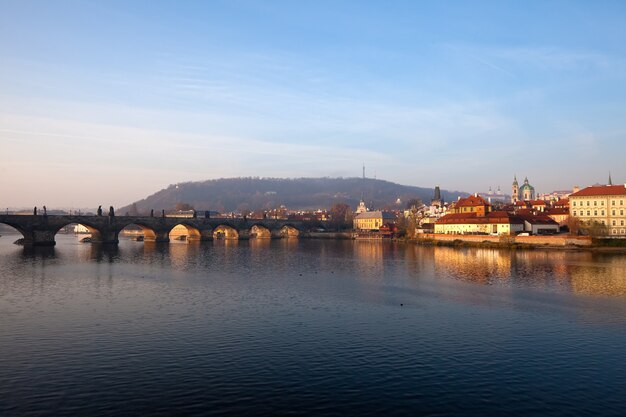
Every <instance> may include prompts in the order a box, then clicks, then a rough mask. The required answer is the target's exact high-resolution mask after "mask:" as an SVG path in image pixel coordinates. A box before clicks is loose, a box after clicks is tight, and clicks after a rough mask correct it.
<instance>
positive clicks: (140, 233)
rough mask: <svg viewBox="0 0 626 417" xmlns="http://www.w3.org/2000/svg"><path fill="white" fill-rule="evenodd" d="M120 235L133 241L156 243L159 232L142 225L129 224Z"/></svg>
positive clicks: (122, 229)
mask: <svg viewBox="0 0 626 417" xmlns="http://www.w3.org/2000/svg"><path fill="white" fill-rule="evenodd" d="M118 235H120V236H125V237H128V238H130V239H132V240H143V241H150V242H153V241H156V240H158V234H157V231H156V230H154V229H153V228H151V227H150V226H146V225H145V224H141V223H128V224H126V225H124V227H122V228H121V229H120V231H119V232H118Z"/></svg>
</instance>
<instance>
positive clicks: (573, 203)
mask: <svg viewBox="0 0 626 417" xmlns="http://www.w3.org/2000/svg"><path fill="white" fill-rule="evenodd" d="M583 203H587V207H589V206H590V205H591V202H590V201H589V200H587V201H581V202H580V204H579V206H580V207H583V206H584V204H583ZM616 203H617V200H611V205H612V206H616V205H617V204H616ZM593 205H594V206H597V205H598V200H594V201H593ZM600 205H601V206H603V205H604V200H600ZM619 205H620V206H623V205H624V200H619ZM572 207H576V201H572Z"/></svg>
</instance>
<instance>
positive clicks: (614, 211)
mask: <svg viewBox="0 0 626 417" xmlns="http://www.w3.org/2000/svg"><path fill="white" fill-rule="evenodd" d="M578 213H580V215H581V216H584V215H585V211H584V210H581V211H579V212H578ZM572 214H573V215H574V216H576V210H574V211H572ZM593 215H594V216H597V215H598V210H594V211H593ZM619 215H620V216H623V215H624V210H620V211H619ZM587 216H591V210H587ZM600 216H604V210H602V211H600ZM611 216H617V210H611Z"/></svg>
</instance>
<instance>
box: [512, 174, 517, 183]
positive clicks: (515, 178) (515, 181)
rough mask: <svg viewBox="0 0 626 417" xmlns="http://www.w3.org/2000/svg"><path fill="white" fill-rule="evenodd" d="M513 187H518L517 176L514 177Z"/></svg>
mask: <svg viewBox="0 0 626 417" xmlns="http://www.w3.org/2000/svg"><path fill="white" fill-rule="evenodd" d="M513 185H517V174H516V175H513Z"/></svg>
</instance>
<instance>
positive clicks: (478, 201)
mask: <svg viewBox="0 0 626 417" xmlns="http://www.w3.org/2000/svg"><path fill="white" fill-rule="evenodd" d="M625 201H626V184H622V185H614V184H613V182H612V179H611V177H610V175H609V181H608V183H607V184H595V185H592V186H589V187H585V188H582V189H581V188H579V187H573V188H572V190H571V191H554V192H551V193H544V194H540V195H537V193H536V191H535V188H534V187H533V186H532V185H531V184H530V182H529V180H528V178H525V179H524V181H523V183H522V184H521V185H520V184H519V182H518V180H517V177H516V176H515V177H514V179H513V183H512V185H511V195H510V196H506V195H504V194H503V193H502V192H501V191H500V189H499V188H498V190H497V192H495V193H494V192H492V190H491V189H490V190H489V192H488V193H475V194H472V195H470V196H468V197H465V198H461V197H459V198H458V199H457V200H456V201H451V202H446V201H444V199H443V198H442V196H441V191H440V187H439V186H437V187H435V192H434V195H433V198H432V200H431V201H430V203H429V204H420V205H413V206H410V207H407V209H406V210H404V211H403V212H402V213H399V212H385V211H369V210H367V208H365V207H364V204H363V202H361V205H360V206H359V208H358V209H357V211H356V213H355V217H354V230H355V231H356V232H357V234H358V233H361V236H364V234H363V232H369V233H377V232H378V233H381V234H382V235H390V234H392V232H393V231H397V230H398V225H399V224H403V225H405V227H404V232H405V233H406V234H407V235H409V236H410V237H414V236H415V235H420V234H422V235H491V236H515V235H517V236H532V235H558V234H568V235H586V236H591V237H611V238H626V214H625V210H626V205H625V204H624V203H625Z"/></svg>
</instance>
